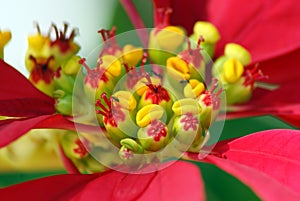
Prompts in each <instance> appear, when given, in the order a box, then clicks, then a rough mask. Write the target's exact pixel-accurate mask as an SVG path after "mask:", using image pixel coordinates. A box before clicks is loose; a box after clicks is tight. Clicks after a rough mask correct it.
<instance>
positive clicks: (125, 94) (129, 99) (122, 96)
mask: <svg viewBox="0 0 300 201" xmlns="http://www.w3.org/2000/svg"><path fill="white" fill-rule="evenodd" d="M112 96H113V97H115V98H117V100H118V102H119V103H120V105H121V107H122V108H124V109H127V110H129V111H132V110H134V109H135V108H136V105H137V102H136V100H135V98H134V96H133V95H132V94H131V93H130V92H129V91H117V92H116V93H114V94H113V95H112Z"/></svg>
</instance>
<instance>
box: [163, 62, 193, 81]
mask: <svg viewBox="0 0 300 201" xmlns="http://www.w3.org/2000/svg"><path fill="white" fill-rule="evenodd" d="M167 70H168V73H169V74H170V75H171V76H172V77H173V78H174V79H176V80H189V79H190V76H191V75H190V67H189V65H188V63H186V62H185V61H184V60H183V59H181V58H179V57H170V58H169V59H168V60H167Z"/></svg>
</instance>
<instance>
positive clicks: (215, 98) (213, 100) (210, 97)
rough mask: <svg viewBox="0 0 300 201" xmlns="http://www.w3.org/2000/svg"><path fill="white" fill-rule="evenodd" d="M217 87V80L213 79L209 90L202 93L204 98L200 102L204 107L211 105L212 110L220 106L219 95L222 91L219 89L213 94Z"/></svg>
mask: <svg viewBox="0 0 300 201" xmlns="http://www.w3.org/2000/svg"><path fill="white" fill-rule="evenodd" d="M217 87H218V80H217V79H215V78H214V79H213V81H212V86H211V89H210V90H209V91H206V92H204V95H205V97H204V98H203V100H202V101H203V103H204V104H205V105H206V106H210V105H213V109H219V107H220V104H221V99H220V94H221V93H222V92H223V89H222V88H220V89H219V90H218V91H217V92H215V90H216V89H217Z"/></svg>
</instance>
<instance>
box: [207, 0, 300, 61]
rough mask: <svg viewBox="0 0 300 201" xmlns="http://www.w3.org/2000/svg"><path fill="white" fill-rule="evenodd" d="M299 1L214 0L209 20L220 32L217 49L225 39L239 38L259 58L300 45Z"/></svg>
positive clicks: (220, 47)
mask: <svg viewBox="0 0 300 201" xmlns="http://www.w3.org/2000/svg"><path fill="white" fill-rule="evenodd" d="M299 17H300V2H299V1H297V0H291V1H278V2H276V3H274V1H272V0H266V1H259V0H255V1H253V0H246V1H236V0H229V1H226V2H225V1H224V2H223V1H221V2H220V1H218V0H211V1H210V3H209V6H208V20H209V21H211V22H212V23H213V24H215V25H216V26H217V28H218V29H219V31H220V33H221V37H222V39H221V42H220V43H219V44H218V53H219V54H221V53H222V52H223V47H224V44H225V43H228V42H237V43H240V44H242V45H243V46H245V47H246V48H247V49H248V50H249V51H250V53H251V54H252V57H253V62H254V63H256V62H260V61H264V60H267V59H270V58H274V57H277V56H279V55H283V54H285V53H288V52H290V51H293V50H296V49H298V48H299V47H300V35H299V34H298V30H299V28H300V27H299V26H300V24H299Z"/></svg>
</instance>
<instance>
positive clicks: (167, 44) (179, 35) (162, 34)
mask: <svg viewBox="0 0 300 201" xmlns="http://www.w3.org/2000/svg"><path fill="white" fill-rule="evenodd" d="M184 38H185V33H184V31H183V29H181V28H180V27H176V26H167V27H165V28H164V29H162V30H160V31H159V32H158V34H157V35H156V39H157V43H158V45H159V47H161V48H162V49H163V50H165V51H170V52H174V51H176V49H177V48H178V47H179V46H180V45H181V44H182V43H183V41H184Z"/></svg>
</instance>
